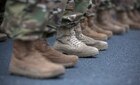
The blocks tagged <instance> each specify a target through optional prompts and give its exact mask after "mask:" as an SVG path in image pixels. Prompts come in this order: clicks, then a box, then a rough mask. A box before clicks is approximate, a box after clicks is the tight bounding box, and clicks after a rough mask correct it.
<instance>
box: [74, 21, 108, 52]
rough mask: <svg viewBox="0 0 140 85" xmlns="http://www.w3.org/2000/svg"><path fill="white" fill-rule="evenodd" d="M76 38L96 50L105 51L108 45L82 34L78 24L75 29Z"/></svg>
mask: <svg viewBox="0 0 140 85" xmlns="http://www.w3.org/2000/svg"><path fill="white" fill-rule="evenodd" d="M75 33H76V38H77V39H78V40H80V41H82V42H84V43H85V44H86V45H88V46H93V47H96V48H98V50H106V49H107V48H108V43H107V42H105V41H99V40H94V39H92V38H90V37H88V36H86V35H84V34H83V33H82V30H81V25H80V23H79V24H78V25H77V27H76V28H75Z"/></svg>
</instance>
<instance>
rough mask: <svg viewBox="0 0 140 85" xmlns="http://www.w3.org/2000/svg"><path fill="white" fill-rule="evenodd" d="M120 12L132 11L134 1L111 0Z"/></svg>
mask: <svg viewBox="0 0 140 85" xmlns="http://www.w3.org/2000/svg"><path fill="white" fill-rule="evenodd" d="M111 1H112V3H113V4H115V6H116V9H117V10H120V11H125V10H133V9H134V4H135V2H136V0H111Z"/></svg>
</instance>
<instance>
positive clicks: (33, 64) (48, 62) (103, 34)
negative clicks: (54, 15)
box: [9, 9, 140, 78]
mask: <svg viewBox="0 0 140 85" xmlns="http://www.w3.org/2000/svg"><path fill="white" fill-rule="evenodd" d="M139 15H140V14H139V12H138V11H136V10H129V11H118V10H115V9H113V10H112V9H100V10H98V11H97V13H96V15H92V16H85V17H83V18H82V19H81V21H80V23H78V24H77V25H76V26H73V27H72V28H71V29H68V28H59V29H57V31H56V41H55V43H54V46H53V47H50V46H49V45H48V43H47V40H46V39H39V40H32V41H22V40H15V41H14V49H13V55H12V60H11V63H10V69H9V70H10V73H11V74H16V75H22V76H27V77H32V78H52V77H57V76H60V75H62V74H64V73H65V68H70V67H74V66H75V65H76V63H77V61H78V58H81V57H82V58H87V57H96V55H98V54H99V51H104V50H106V49H108V43H107V42H106V40H108V39H110V38H111V37H112V36H113V35H116V34H117V35H118V34H124V33H126V32H128V31H129V29H140V24H139V22H140V17H139Z"/></svg>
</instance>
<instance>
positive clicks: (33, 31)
mask: <svg viewBox="0 0 140 85" xmlns="http://www.w3.org/2000/svg"><path fill="white" fill-rule="evenodd" d="M66 3H67V0H48V1H46V0H8V1H7V3H6V11H5V18H4V21H3V23H2V26H1V27H2V28H3V29H4V31H5V32H6V33H7V34H8V35H9V36H10V37H11V38H13V39H20V40H34V39H38V38H42V35H43V33H44V32H45V31H46V29H47V28H46V26H47V25H50V26H52V27H54V28H56V27H58V26H59V25H60V24H61V18H62V16H63V12H64V10H65V6H66Z"/></svg>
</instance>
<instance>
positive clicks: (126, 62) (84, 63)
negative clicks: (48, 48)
mask: <svg viewBox="0 0 140 85" xmlns="http://www.w3.org/2000/svg"><path fill="white" fill-rule="evenodd" d="M53 42H54V38H50V39H49V43H51V44H53ZM108 43H109V46H110V47H109V49H108V50H107V51H104V52H101V53H100V54H99V55H98V56H97V58H88V59H80V60H79V63H78V64H77V66H76V67H75V68H73V69H68V70H67V72H66V74H65V75H64V76H62V77H60V78H58V79H49V80H47V79H44V80H39V79H28V78H25V77H18V76H11V75H9V74H8V64H9V61H10V57H11V51H12V41H11V40H8V41H7V42H4V43H0V67H1V68H0V85H140V31H130V32H129V33H128V34H125V35H123V36H114V37H113V38H112V39H111V40H109V41H108Z"/></svg>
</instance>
